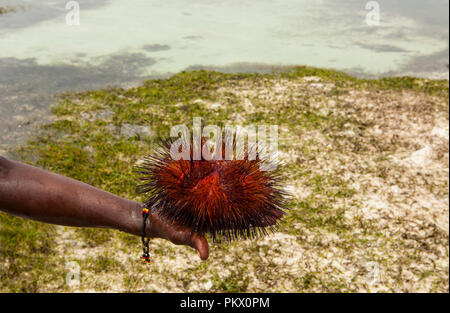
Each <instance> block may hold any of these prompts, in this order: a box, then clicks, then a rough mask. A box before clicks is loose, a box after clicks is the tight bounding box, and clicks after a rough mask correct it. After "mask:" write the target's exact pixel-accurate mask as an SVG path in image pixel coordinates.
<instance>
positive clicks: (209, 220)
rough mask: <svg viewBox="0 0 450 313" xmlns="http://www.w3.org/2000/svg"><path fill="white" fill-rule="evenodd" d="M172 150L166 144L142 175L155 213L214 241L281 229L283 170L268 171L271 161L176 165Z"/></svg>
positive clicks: (183, 162) (142, 169)
mask: <svg viewBox="0 0 450 313" xmlns="http://www.w3.org/2000/svg"><path fill="white" fill-rule="evenodd" d="M171 144H172V142H171V141H170V140H168V141H164V142H162V143H161V144H160V145H159V147H158V148H157V149H156V151H155V152H154V153H153V154H152V155H150V156H147V157H146V158H145V159H144V162H143V164H142V165H141V166H139V167H138V169H137V172H138V173H139V174H141V177H140V178H141V180H142V181H143V184H142V185H140V186H139V189H140V190H139V191H140V192H141V193H148V194H149V197H148V199H147V200H146V202H145V206H146V207H147V208H151V211H152V212H155V213H157V214H159V215H160V216H161V217H164V218H166V219H168V220H169V221H171V222H172V223H174V224H176V225H180V226H184V227H188V228H190V229H192V231H193V232H199V233H201V234H205V233H209V234H211V235H212V237H213V239H217V238H225V239H228V240H232V239H238V238H253V237H255V236H258V235H264V234H266V233H267V229H269V230H273V229H274V228H275V227H276V225H277V222H278V220H280V219H281V218H282V217H283V215H284V209H286V194H285V193H284V191H283V190H282V188H281V186H280V182H281V180H282V177H281V173H280V170H279V169H278V170H271V171H264V170H262V169H261V168H263V166H261V165H263V164H264V163H265V162H266V161H264V160H262V159H260V158H259V157H256V159H255V160H250V159H249V158H248V155H249V154H248V153H245V155H244V157H243V158H242V159H240V160H217V159H212V160H205V159H203V158H202V159H201V160H192V154H191V159H190V160H182V159H181V160H174V159H173V158H172V157H171V154H170V147H171ZM190 151H192V149H191V150H190Z"/></svg>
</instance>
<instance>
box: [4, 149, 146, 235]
mask: <svg viewBox="0 0 450 313" xmlns="http://www.w3.org/2000/svg"><path fill="white" fill-rule="evenodd" d="M139 208H140V204H139V203H137V202H134V201H130V200H127V199H123V198H120V197H118V196H116V195H113V194H111V193H108V192H106V191H102V190H99V189H97V188H94V187H92V186H90V185H87V184H84V183H82V182H79V181H77V180H74V179H70V178H67V177H64V176H61V175H57V174H53V173H50V172H48V171H44V170H41V169H38V168H36V167H33V166H29V165H26V164H22V163H19V162H14V161H10V160H7V159H5V158H1V157H0V210H3V211H5V212H7V213H10V214H13V215H18V216H21V217H26V218H30V219H34V220H38V221H42V222H47V223H53V224H59V225H67V226H81V227H107V228H114V229H119V230H122V231H126V232H129V233H132V234H136V235H138V234H139V233H140V227H141V223H142V219H141V218H140V210H139Z"/></svg>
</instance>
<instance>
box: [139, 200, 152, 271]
mask: <svg viewBox="0 0 450 313" xmlns="http://www.w3.org/2000/svg"><path fill="white" fill-rule="evenodd" d="M148 216H149V209H148V208H146V207H145V206H144V207H143V208H142V221H143V222H142V237H141V239H142V249H143V251H144V253H143V254H142V260H143V261H144V262H147V263H148V264H150V263H151V259H150V253H149V247H148V244H149V242H150V238H146V237H145V234H146V233H145V226H146V225H147V218H148Z"/></svg>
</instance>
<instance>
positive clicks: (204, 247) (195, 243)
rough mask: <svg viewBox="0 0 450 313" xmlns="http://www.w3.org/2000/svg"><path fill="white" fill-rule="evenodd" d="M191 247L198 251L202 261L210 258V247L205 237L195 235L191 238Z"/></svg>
mask: <svg viewBox="0 0 450 313" xmlns="http://www.w3.org/2000/svg"><path fill="white" fill-rule="evenodd" d="M191 247H192V248H194V249H196V250H197V252H198V255H199V257H200V259H201V260H203V261H204V260H207V259H208V257H209V245H208V241H207V240H206V238H205V237H203V236H201V235H199V234H198V233H194V234H193V235H192V236H191Z"/></svg>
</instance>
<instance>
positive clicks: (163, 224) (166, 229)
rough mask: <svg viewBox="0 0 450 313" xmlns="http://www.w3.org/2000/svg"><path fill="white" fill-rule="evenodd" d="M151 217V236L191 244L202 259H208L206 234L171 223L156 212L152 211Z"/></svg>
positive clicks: (180, 243)
mask: <svg viewBox="0 0 450 313" xmlns="http://www.w3.org/2000/svg"><path fill="white" fill-rule="evenodd" d="M149 219H150V225H149V226H150V227H149V232H148V234H149V236H150V237H158V238H163V239H167V240H169V241H171V242H172V243H174V244H176V245H187V246H190V247H192V248H194V249H196V250H197V253H198V255H199V257H200V259H202V260H206V259H208V256H209V246H208V241H207V240H206V238H205V237H204V236H202V235H200V234H199V233H192V232H191V230H190V229H188V228H182V227H179V226H175V225H173V224H170V223H169V222H167V221H165V220H163V219H162V218H161V217H160V216H159V215H158V214H156V213H151V214H150V216H149Z"/></svg>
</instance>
